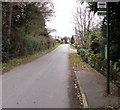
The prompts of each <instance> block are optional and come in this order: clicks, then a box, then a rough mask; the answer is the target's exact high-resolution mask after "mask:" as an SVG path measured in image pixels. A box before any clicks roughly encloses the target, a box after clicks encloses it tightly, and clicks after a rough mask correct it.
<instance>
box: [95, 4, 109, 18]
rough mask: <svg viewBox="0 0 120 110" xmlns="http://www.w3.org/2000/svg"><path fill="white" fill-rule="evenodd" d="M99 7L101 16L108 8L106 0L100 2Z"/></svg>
mask: <svg viewBox="0 0 120 110" xmlns="http://www.w3.org/2000/svg"><path fill="white" fill-rule="evenodd" d="M97 8H98V15H99V16H105V15H106V9H107V5H106V2H98V4H97Z"/></svg>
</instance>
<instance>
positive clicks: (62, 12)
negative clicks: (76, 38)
mask: <svg viewBox="0 0 120 110" xmlns="http://www.w3.org/2000/svg"><path fill="white" fill-rule="evenodd" d="M52 1H53V3H54V8H55V16H56V17H55V18H54V19H53V20H52V21H51V22H50V23H47V25H48V27H49V28H51V29H56V30H57V36H60V37H64V36H68V37H71V36H72V35H73V34H74V25H73V23H72V22H73V15H72V12H74V9H75V1H76V0H52ZM53 35H55V34H53Z"/></svg>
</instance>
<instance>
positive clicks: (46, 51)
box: [0, 44, 60, 69]
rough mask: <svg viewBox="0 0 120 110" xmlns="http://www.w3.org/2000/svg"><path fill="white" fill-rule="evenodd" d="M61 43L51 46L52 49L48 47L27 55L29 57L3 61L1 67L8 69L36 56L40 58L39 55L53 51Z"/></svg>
mask: <svg viewBox="0 0 120 110" xmlns="http://www.w3.org/2000/svg"><path fill="white" fill-rule="evenodd" d="M59 45H60V44H56V45H55V46H54V47H52V48H50V49H47V50H43V51H41V52H37V53H35V54H33V55H30V56H27V57H23V58H18V59H13V60H10V61H9V62H8V63H2V64H1V65H0V69H6V68H10V67H12V66H15V65H18V64H21V63H23V62H27V61H31V60H33V59H35V58H38V57H39V56H41V55H44V54H46V53H48V52H50V51H52V50H53V49H55V48H57V47H58V46H59Z"/></svg>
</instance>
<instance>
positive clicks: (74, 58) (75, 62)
mask: <svg viewBox="0 0 120 110" xmlns="http://www.w3.org/2000/svg"><path fill="white" fill-rule="evenodd" d="M70 64H71V66H73V67H80V66H81V67H86V66H87V67H88V66H89V65H88V64H86V63H85V62H84V61H83V60H82V58H81V57H80V56H79V55H78V54H77V53H71V54H70ZM89 67H90V66H89Z"/></svg>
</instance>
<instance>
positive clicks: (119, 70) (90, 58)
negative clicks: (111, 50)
mask: <svg viewBox="0 0 120 110" xmlns="http://www.w3.org/2000/svg"><path fill="white" fill-rule="evenodd" d="M77 53H78V54H79V55H80V56H81V58H82V59H83V60H84V61H85V62H86V63H88V64H89V65H91V67H93V68H95V69H96V70H97V71H98V72H100V73H102V74H103V75H105V76H106V60H105V59H103V57H102V56H101V55H100V54H92V53H90V51H89V50H87V49H83V48H81V47H78V48H77ZM115 63H116V66H115ZM115 67H116V68H115ZM110 79H111V81H113V82H114V83H115V84H116V85H117V86H119V87H120V61H119V62H111V65H110Z"/></svg>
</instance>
